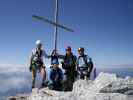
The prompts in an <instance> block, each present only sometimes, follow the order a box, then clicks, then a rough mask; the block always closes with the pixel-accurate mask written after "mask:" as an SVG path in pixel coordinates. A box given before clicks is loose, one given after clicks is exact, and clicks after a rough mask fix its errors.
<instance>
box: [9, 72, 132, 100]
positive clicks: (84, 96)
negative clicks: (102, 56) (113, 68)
mask: <svg viewBox="0 0 133 100" xmlns="http://www.w3.org/2000/svg"><path fill="white" fill-rule="evenodd" d="M8 100H133V78H131V77H126V78H120V77H117V75H115V74H109V73H100V74H99V75H98V77H97V78H96V79H95V80H94V81H92V80H88V81H86V80H78V81H76V82H75V83H74V86H73V91H72V92H58V91H52V90H49V89H47V88H44V89H40V90H38V89H33V90H32V93H31V94H30V95H28V96H27V95H26V96H24V95H23V96H21V95H20V96H16V97H9V98H8Z"/></svg>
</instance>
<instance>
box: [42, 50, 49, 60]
mask: <svg viewBox="0 0 133 100" xmlns="http://www.w3.org/2000/svg"><path fill="white" fill-rule="evenodd" d="M43 56H44V57H45V58H48V59H49V58H51V56H50V55H48V54H47V53H46V51H44V50H43Z"/></svg>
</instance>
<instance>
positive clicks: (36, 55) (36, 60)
mask: <svg viewBox="0 0 133 100" xmlns="http://www.w3.org/2000/svg"><path fill="white" fill-rule="evenodd" d="M42 45H43V44H42V41H41V40H37V41H36V48H35V49H33V50H32V55H31V57H30V68H29V70H30V71H31V72H32V88H35V80H36V73H37V72H40V73H41V75H42V86H41V87H44V86H46V84H45V81H46V71H45V66H44V62H43V57H45V58H50V56H48V55H47V54H46V52H45V51H44V50H43V48H42Z"/></svg>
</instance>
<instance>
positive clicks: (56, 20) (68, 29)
mask: <svg viewBox="0 0 133 100" xmlns="http://www.w3.org/2000/svg"><path fill="white" fill-rule="evenodd" d="M58 3H59V2H58V0H56V5H55V16H54V17H55V21H51V20H49V19H47V18H44V17H40V16H37V15H33V16H32V18H34V19H37V20H40V21H43V22H47V23H49V24H51V25H53V26H54V28H55V30H54V50H55V52H56V51H57V37H58V28H62V29H64V30H66V31H69V32H74V30H73V29H70V28H68V27H66V26H64V25H61V24H58V12H59V11H58V10H59V9H58V8H59V6H58Z"/></svg>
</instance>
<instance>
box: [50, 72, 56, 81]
mask: <svg viewBox="0 0 133 100" xmlns="http://www.w3.org/2000/svg"><path fill="white" fill-rule="evenodd" d="M54 76H55V75H54V72H53V70H51V71H50V77H49V78H50V80H51V81H54Z"/></svg>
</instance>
